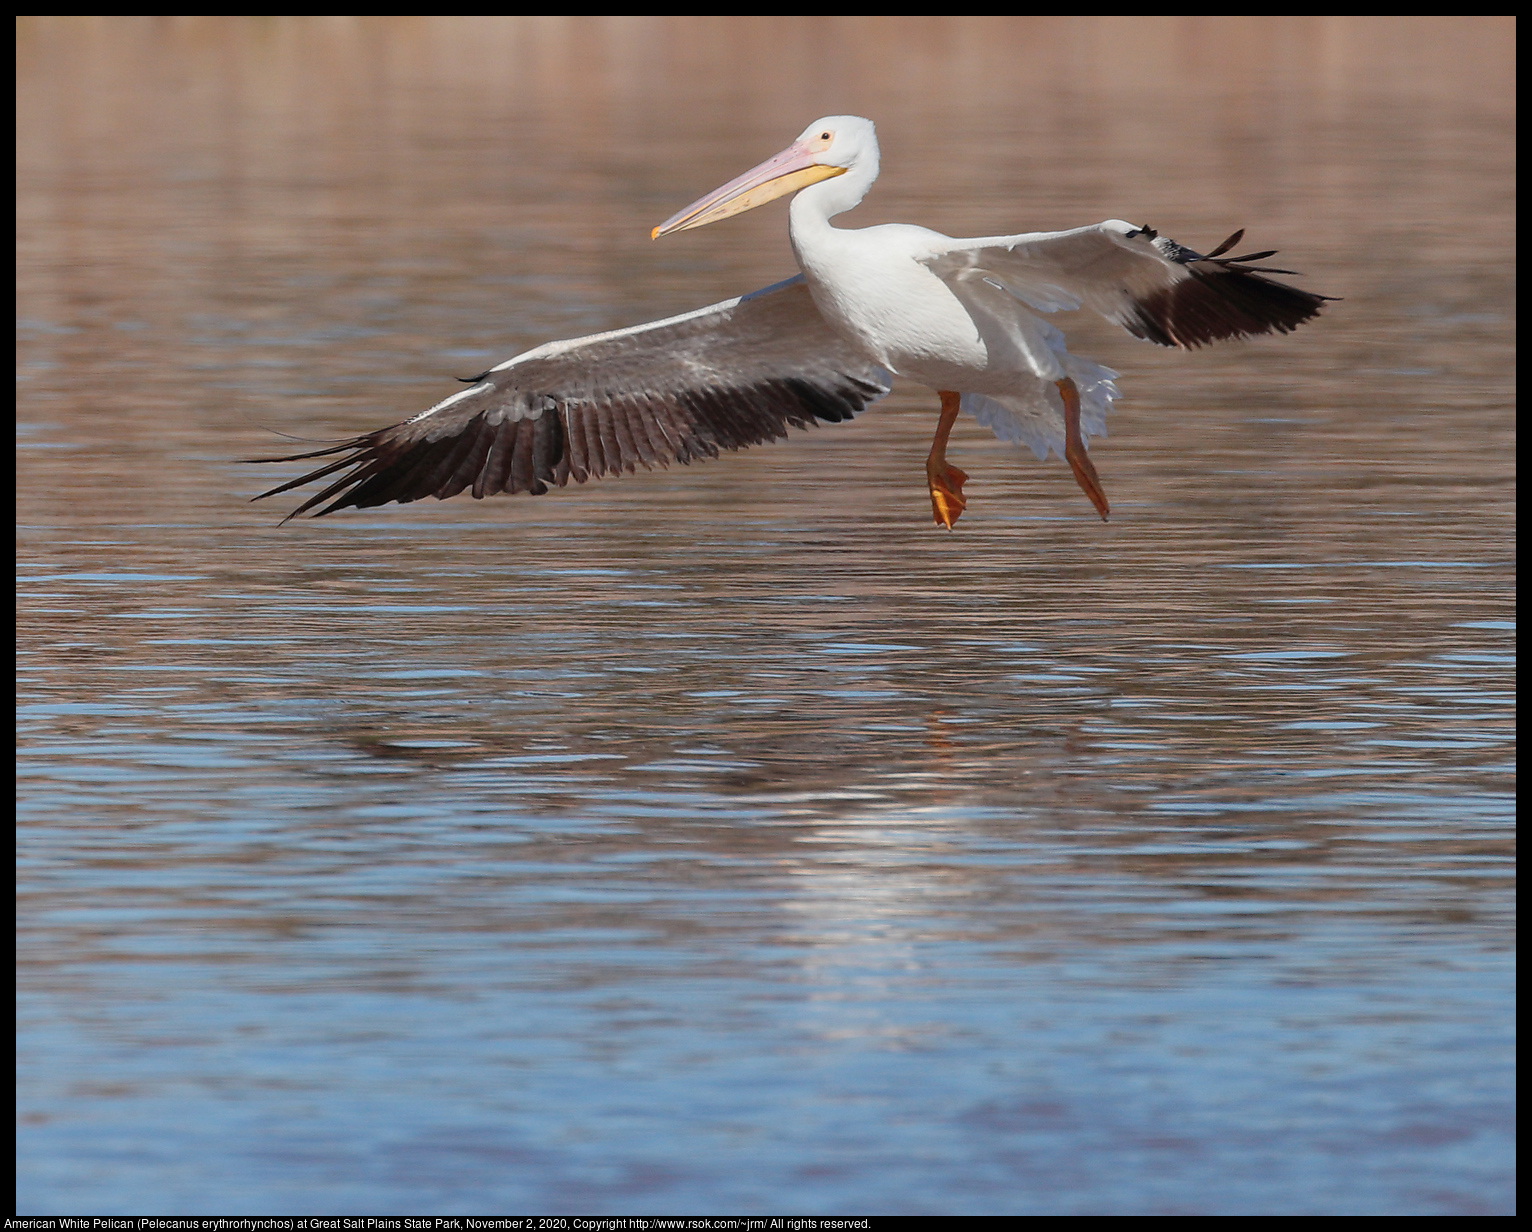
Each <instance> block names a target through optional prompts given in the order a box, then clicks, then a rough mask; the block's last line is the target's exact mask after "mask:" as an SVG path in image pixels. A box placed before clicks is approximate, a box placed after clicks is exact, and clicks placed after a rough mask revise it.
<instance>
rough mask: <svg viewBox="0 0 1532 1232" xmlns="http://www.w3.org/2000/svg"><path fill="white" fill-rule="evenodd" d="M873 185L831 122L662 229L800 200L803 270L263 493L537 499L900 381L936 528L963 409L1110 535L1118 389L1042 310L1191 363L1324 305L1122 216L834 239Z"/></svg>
mask: <svg viewBox="0 0 1532 1232" xmlns="http://www.w3.org/2000/svg"><path fill="white" fill-rule="evenodd" d="M877 177H878V141H877V136H876V134H875V132H874V130H873V125H872V121H871V120H864V119H862V118H861V117H859V116H826V117H825V118H824V119H822V120H815V121H814V123H812V124H810V125H809V126H808V127H807V128H806V129H804V130H803V133H802V135H801V136H800V137H799V138H798V140H796V141H795V142H793V144H792V145H790V146H788V147H787V149H785V150H783V151H782V152H781V153H780V154H776V155H774V156H773V157H771V158H768V159H767V160H766V161H765V162H763V163H761V164H760V165H759V166H757V167H754V168H752V169H751V170H749V171H747V172H745V174H744V175H742V176H739V177H738V178H737V179H733V180H730V181H729V182H728V183H727V184H725V185H724V186H723V187H722V188H719V189H717V190H716V191H714V192H711V193H709V194H708V195H707V196H705V197H703V198H701V199H700V200H698V201H695V202H693V203H692V204H691V205H689V206H687V207H686V208H685V209H684V210H681V211H680V212H679V213H677V214H675V215H674V216H673V217H671V218H669V219H667V220H666V221H665V222H663V223H661V224H660V225H659V226H658V227H656V228H654V230H653V232H652V233H651V234H652V237H653V238H655V239H658V238H659V237H660V236H662V235H668V234H669V233H671V232H673V231H684V230H686V229H687V228H690V227H700V226H703V225H704V224H706V223H710V222H717V221H718V220H719V219H721V218H727V217H729V216H730V215H731V214H738V213H741V212H743V211H744V210H749V209H754V208H755V207H756V206H758V205H764V204H765V203H766V202H768V201H771V200H773V199H774V198H776V197H780V196H783V195H784V194H786V193H796V194H797V195H796V196H795V197H794V198H793V200H792V204H791V206H790V208H789V210H788V220H789V226H788V231H789V234H790V235H791V237H792V245H793V253H794V255H795V256H796V257H797V259H798V266H799V269H800V270H801V271H802V272H801V273H799V274H798V275H796V276H795V277H793V278H789V279H788V280H787V281H785V282H779V283H777V284H776V285H775V286H771V287H767V288H766V289H765V290H762V291H756V292H755V293H754V294H752V295H745V296H741V297H740V298H738V299H729V300H725V301H723V303H721V304H713V305H712V306H711V307H708V308H699V309H698V310H697V311H696V312H689V313H686V314H685V315H684V316H678V317H669V318H667V319H666V320H663V321H653V322H650V323H649V324H647V325H635V326H631V327H630V328H628V329H618V330H613V331H611V332H610V333H605V334H592V335H591V336H590V337H588V338H574V339H571V340H569V341H565V342H550V343H547V344H545V345H543V346H540V347H536V348H535V349H533V350H530V351H527V352H525V353H524V354H521V355H518V356H516V358H514V359H509V360H506V362H505V363H503V364H498V365H496V366H495V367H494V368H491V369H489V370H488V371H487V372H484V373H481V374H480V375H479V376H478V377H475V378H472V381H471V384H470V386H469V388H468V389H464V390H460V391H459V392H458V393H455V394H453V395H452V396H451V397H450V398H445V399H443V400H442V401H441V402H438V403H437V404H436V405H435V406H433V407H431V408H430V409H429V410H426V411H422V412H421V413H420V414H418V415H416V416H415V417H414V418H412V419H407V420H405V421H404V422H403V423H400V424H395V425H394V426H392V427H388V428H381V429H379V430H378V431H376V432H369V433H366V434H365V435H362V436H358V437H355V438H353V439H350V440H347V441H342V442H340V443H338V444H335V445H333V446H331V447H330V448H328V449H321V450H316V451H314V452H312V453H303V454H295V455H290V456H289V457H287V458H262V459H258V460H259V461H264V462H276V461H289V460H294V459H303V458H330V459H332V460H330V461H327V462H326V463H324V464H323V465H322V466H320V467H319V468H318V469H316V470H313V471H311V472H310V473H308V474H306V475H303V476H302V477H301V478H298V479H294V480H292V481H291V482H289V483H284V484H282V485H281V486H280V487H276V488H273V489H271V491H269V492H265V493H262V496H273V495H275V494H276V493H278V492H285V491H287V490H288V489H289V488H294V487H298V486H300V485H302V484H306V483H311V482H313V481H315V480H319V479H325V478H328V477H329V476H331V475H333V474H335V473H336V472H337V471H340V472H344V473H343V474H341V475H340V477H339V478H338V479H336V480H334V481H333V482H332V483H331V484H330V485H329V486H328V487H326V488H324V489H323V490H322V491H320V492H319V493H318V494H316V495H314V496H312V497H310V498H309V499H308V500H307V501H305V502H304V503H303V504H302V505H300V506H299V507H298V508H297V509H295V510H293V512H292V514H289V515H288V516H289V517H294V516H296V515H298V514H300V513H303V512H305V511H307V510H309V509H312V508H313V507H314V506H315V505H319V504H322V503H323V502H325V501H329V502H330V503H329V504H328V505H327V506H326V507H325V508H323V509H321V510H320V511H319V514H325V513H329V512H331V511H332V510H335V509H343V508H345V507H347V506H356V507H359V508H361V507H366V506H371V505H382V504H386V503H388V502H389V501H399V502H401V503H403V502H407V501H414V500H420V499H421V498H422V497H426V496H434V497H436V498H437V499H438V500H445V499H446V498H447V497H449V496H456V495H457V494H458V493H459V492H462V491H463V490H464V489H471V490H472V492H473V495H474V497H475V499H478V498H480V497H484V496H493V495H495V494H496V493H498V492H531V493H533V494H534V495H539V496H540V495H542V494H543V493H545V492H546V491H547V490H548V488H549V487H550V486H557V487H563V486H564V485H565V484H566V483H568V482H569V480H570V479H574V480H575V481H576V482H577V483H583V482H584V481H585V480H587V479H592V478H597V477H599V476H601V475H614V474H617V473H619V472H621V471H623V470H627V471H632V470H633V469H634V466H635V465H636V464H638V463H642V464H643V465H644V466H645V467H646V468H649V467H652V465H653V464H654V463H656V462H658V463H659V464H660V465H662V466H663V465H665V464H666V463H667V462H668V461H669V460H670V459H674V460H675V461H677V462H690V461H692V460H693V459H694V458H700V457H717V456H718V451H719V449H720V448H723V449H739V448H742V447H743V446H746V445H754V444H757V443H759V442H761V441H770V440H776V439H777V438H779V437H782V436H785V435H786V429H787V426H788V425H789V424H791V425H793V426H795V427H808V426H809V425H810V424H811V423H812V422H813V421H814V420H816V419H823V420H828V421H830V422H835V421H838V420H843V419H850V418H851V417H852V416H853V415H856V414H857V413H859V412H860V411H862V410H863V409H865V408H866V407H867V406H868V405H870V404H871V403H873V402H875V401H877V400H878V399H879V398H881V397H882V396H883V395H884V394H886V393H887V392H888V389H889V385H890V380H891V376H902V377H908V378H909V379H911V380H914V381H918V382H920V383H921V384H923V385H928V386H930V387H931V388H932V389H934V390H936V391H937V392H938V393H939V395H940V397H941V408H942V409H941V418H940V420H939V422H938V426H937V430H936V439H935V440H934V441H933V442H932V445H931V452H930V455H929V456H928V457H927V459H926V477H927V485H928V487H929V489H930V493H931V509H932V515H933V517H934V519H935V521H936V522H937V523H938V524H939V525H944V526H946V527H947V528H948V529H949V530H950V529H951V528H952V524H953V523H954V522H955V521H957V519H958V518H959V517H960V516H961V514H962V512H963V508H964V505H965V502H964V499H963V482H964V480H966V479H967V478H968V476H967V475H965V474H964V473H963V472H962V471H960V470H958V469H957V467H955V466H951V465H949V464H948V462H947V460H946V456H945V455H946V447H947V436H948V434H949V433H950V432H951V430H952V425H953V422H954V421H955V420H956V419H957V415H958V412H959V411H960V410H962V411H967V412H968V413H969V414H971V415H973V416H974V417H975V418H976V419H978V420H979V422H980V423H983V424H986V425H988V426H989V427H990V428H992V429H993V430H994V432H995V434H996V435H997V436H999V437H1000V438H1001V439H1003V440H1009V441H1021V442H1024V443H1026V444H1027V445H1030V446H1031V448H1032V450H1033V452H1034V453H1036V455H1037V456H1038V458H1039V459H1043V458H1046V457H1047V456H1048V453H1049V451H1052V452H1054V453H1056V454H1059V455H1060V456H1062V457H1063V458H1065V459H1066V460H1067V461H1068V462H1069V464H1070V466H1071V467H1072V468H1073V470H1074V475H1075V479H1076V480H1077V481H1078V482H1079V485H1080V487H1081V488H1082V489H1084V491H1085V494H1086V495H1087V496H1088V497H1090V499H1091V502H1092V503H1093V504H1094V505H1095V507H1096V509H1097V510H1098V511H1099V512H1100V514H1101V516H1102V517H1103V518H1105V517H1106V516H1107V511H1108V506H1107V499H1106V494H1105V493H1104V492H1103V491H1102V489H1101V482H1100V480H1099V479H1098V478H1097V476H1096V469H1095V467H1094V466H1093V465H1092V464H1091V460H1090V455H1089V454H1088V453H1087V452H1086V445H1085V440H1086V438H1087V437H1088V436H1090V435H1092V434H1095V435H1104V434H1105V432H1106V413H1107V408H1108V407H1109V406H1110V405H1111V403H1112V400H1113V399H1114V398H1116V397H1117V396H1118V393H1117V387H1116V385H1114V384H1113V383H1112V382H1113V380H1114V378H1115V377H1116V376H1117V373H1115V372H1113V371H1112V370H1111V369H1109V368H1103V367H1102V366H1101V365H1100V364H1096V363H1092V362H1091V361H1090V360H1088V359H1082V358H1080V357H1079V356H1076V355H1071V354H1070V353H1069V352H1068V351H1067V350H1066V349H1065V347H1064V335H1063V334H1061V333H1060V332H1059V331H1058V330H1057V329H1056V328H1055V327H1054V326H1053V325H1051V324H1049V323H1048V322H1047V321H1046V320H1044V316H1045V315H1047V314H1049V313H1053V312H1057V311H1059V310H1060V309H1077V308H1081V307H1086V308H1092V309H1094V310H1095V311H1097V312H1099V313H1100V314H1101V315H1102V316H1104V317H1106V318H1107V319H1108V320H1110V321H1115V322H1117V324H1119V325H1121V326H1123V327H1124V328H1125V329H1127V330H1128V331H1129V332H1130V333H1132V334H1135V335H1137V336H1138V337H1140V338H1144V339H1147V340H1149V341H1150V342H1156V343H1159V344H1160V345H1161V346H1178V347H1197V346H1201V345H1203V344H1204V343H1208V342H1215V341H1217V340H1218V339H1221V338H1237V337H1242V336H1245V335H1248V334H1265V333H1272V332H1277V333H1286V332H1288V331H1289V330H1292V329H1293V328H1295V327H1296V326H1298V325H1301V324H1302V323H1303V322H1304V321H1307V320H1309V319H1310V318H1311V317H1313V316H1315V315H1317V314H1318V312H1319V309H1320V305H1321V304H1322V303H1323V302H1324V301H1325V298H1326V297H1325V296H1321V295H1313V294H1310V293H1309V292H1307V291H1301V290H1298V289H1297V288H1295V287H1291V286H1288V285H1286V284H1284V283H1279V282H1273V281H1271V280H1270V279H1268V278H1262V277H1261V276H1260V275H1261V274H1262V273H1275V274H1287V273H1291V272H1292V271H1290V270H1274V269H1270V268H1267V267H1263V266H1258V265H1251V264H1249V263H1250V262H1252V261H1259V260H1262V259H1264V258H1266V257H1269V256H1271V255H1272V253H1270V252H1257V253H1250V254H1248V255H1247V256H1243V257H1225V256H1224V255H1223V254H1224V253H1225V252H1227V251H1228V250H1229V249H1230V248H1231V247H1232V246H1233V245H1234V244H1236V243H1238V242H1239V240H1240V237H1241V236H1242V235H1243V234H1244V232H1243V231H1236V232H1235V233H1234V234H1233V235H1231V236H1230V237H1229V238H1228V239H1227V240H1225V241H1224V242H1223V243H1222V244H1220V245H1219V246H1218V247H1217V248H1215V249H1214V250H1213V251H1212V252H1210V253H1208V254H1207V255H1206V256H1204V255H1202V254H1200V253H1196V252H1193V251H1192V250H1191V249H1189V248H1183V247H1181V245H1179V244H1177V243H1174V242H1173V241H1171V240H1168V239H1165V238H1163V237H1161V236H1160V235H1158V234H1157V233H1156V232H1155V231H1154V230H1152V229H1151V228H1149V227H1135V226H1132V225H1130V224H1129V223H1125V222H1121V221H1118V220H1116V219H1111V220H1108V221H1107V222H1103V223H1097V224H1096V225H1095V226H1092V227H1077V228H1075V229H1074V230H1072V231H1049V232H1036V233H1033V234H1029V235H997V236H989V237H986V238H983V239H953V238H951V237H950V236H946V235H942V234H940V233H939V232H936V231H928V230H927V229H926V228H924V227H914V226H906V225H902V224H891V225H887V226H881V227H867V228H865V229H863V230H859V231H855V230H845V229H842V228H839V227H834V226H831V225H830V219H832V218H834V217H835V216H836V215H837V214H843V213H845V212H846V211H847V210H849V209H851V208H852V207H853V206H855V205H856V204H857V203H858V202H860V201H861V200H862V198H863V197H864V196H866V195H867V190H868V189H869V188H871V187H872V184H873V181H874V180H875V179H877ZM335 455H340V456H338V457H336V456H335ZM256 499H260V497H257V498H256ZM319 514H316V515H315V516H316V517H317V516H319Z"/></svg>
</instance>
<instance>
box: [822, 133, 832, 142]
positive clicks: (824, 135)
mask: <svg viewBox="0 0 1532 1232" xmlns="http://www.w3.org/2000/svg"><path fill="white" fill-rule="evenodd" d="M830 136H831V134H829V133H820V134H819V139H820V140H821V141H828V140H830Z"/></svg>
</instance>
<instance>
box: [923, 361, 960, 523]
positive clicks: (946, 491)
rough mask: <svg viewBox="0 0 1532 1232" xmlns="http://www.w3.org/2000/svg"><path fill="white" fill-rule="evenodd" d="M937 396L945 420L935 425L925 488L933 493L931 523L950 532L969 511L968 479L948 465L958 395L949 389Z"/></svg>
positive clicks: (956, 415) (927, 458) (927, 463)
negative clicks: (965, 512)
mask: <svg viewBox="0 0 1532 1232" xmlns="http://www.w3.org/2000/svg"><path fill="white" fill-rule="evenodd" d="M937 392H939V393H940V394H941V398H942V417H941V420H940V422H939V423H937V425H936V439H935V440H933V441H932V442H931V452H930V453H929V454H927V455H926V486H927V487H928V488H930V490H931V517H932V520H933V521H934V522H935V523H936V524H937V525H938V526H945V527H946V528H947V529H948V530H951V529H952V524H953V523H954V522H956V521H957V520H958V519H959V518H960V517H962V516H963V510H964V509H966V508H967V507H968V502H967V501H966V500H964V499H963V482H964V481H965V480H966V479H967V478H968V476H967V475H966V474H964V473H963V472H962V471H960V470H958V468H957V467H955V466H948V465H947V437H948V436H949V435H951V433H952V425H953V424H954V423H956V422H957V417H958V405H959V402H958V398H959V395H957V394H955V393H953V392H952V391H951V390H947V389H943V390H938V391H937Z"/></svg>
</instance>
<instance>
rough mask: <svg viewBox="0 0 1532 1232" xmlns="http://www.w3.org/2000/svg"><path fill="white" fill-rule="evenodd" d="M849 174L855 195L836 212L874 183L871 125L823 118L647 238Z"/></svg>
mask: <svg viewBox="0 0 1532 1232" xmlns="http://www.w3.org/2000/svg"><path fill="white" fill-rule="evenodd" d="M847 172H854V173H855V175H854V177H853V178H854V179H855V180H856V181H857V185H856V189H859V191H856V190H854V195H851V194H848V197H849V204H846V205H842V206H840V207H839V209H836V210H835V211H833V212H834V213H839V212H840V211H841V210H842V209H850V208H851V206H853V205H855V204H856V203H857V202H858V201H860V200H861V199H862V197H863V195H864V194H865V193H866V192H867V189H868V188H870V187H871V186H872V182H873V180H875V179H876V178H877V176H878V136H877V133H876V131H875V130H874V128H873V124H872V121H871V120H864V119H863V118H862V117H861V116H844V115H841V116H825V117H823V118H822V119H818V120H815V121H814V122H813V123H812V124H810V125H809V126H808V127H807V128H805V129H804V130H803V132H802V133H801V134H799V137H798V140H796V141H795V142H793V143H792V145H790V146H788V147H787V149H785V150H783V151H782V152H781V153H780V154H773V155H772V156H771V157H770V158H768V159H767V160H766V161H765V162H763V163H760V164H759V165H757V166H754V167H752V168H750V170H749V171H747V172H745V174H744V175H741V176H737V177H736V178H734V179H732V180H730V181H729V182H728V183H727V184H725V185H724V186H723V187H722V188H715V189H714V190H713V191H712V192H710V193H708V195H707V196H705V197H702V198H700V199H699V200H697V201H693V202H692V203H691V204H690V205H688V206H687V207H686V208H685V209H683V210H680V211H678V212H677V213H675V214H672V215H671V216H670V217H669V218H667V219H666V220H665V221H664V222H662V223H661V224H660V225H659V226H657V227H656V228H655V229H654V230H653V231H651V232H650V233H649V238H650V239H656V240H657V239H659V238H660V236H662V235H669V234H670V233H671V232H672V231H685V230H688V229H689V228H691V227H702V226H706V225H707V224H708V223H710V222H717V221H718V220H719V219H720V218H728V217H730V216H731V215H734V214H743V213H744V212H745V211H746V210H753V209H755V207H756V206H758V205H765V204H766V203H767V202H768V201H775V200H776V199H777V198H778V197H781V196H785V195H786V194H788V193H790V192H797V191H798V190H799V189H800V188H807V187H808V186H809V185H810V184H817V183H819V181H821V180H828V179H830V178H831V177H832V176H837V175H845V174H846V173H847ZM849 187H851V186H850V185H849V184H848V188H849Z"/></svg>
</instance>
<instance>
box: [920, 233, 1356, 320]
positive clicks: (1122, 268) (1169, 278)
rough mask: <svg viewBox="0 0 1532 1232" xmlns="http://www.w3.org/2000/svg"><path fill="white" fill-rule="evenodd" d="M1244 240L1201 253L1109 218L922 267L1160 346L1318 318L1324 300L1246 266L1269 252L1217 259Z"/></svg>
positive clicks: (963, 242) (995, 243)
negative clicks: (1074, 313)
mask: <svg viewBox="0 0 1532 1232" xmlns="http://www.w3.org/2000/svg"><path fill="white" fill-rule="evenodd" d="M1244 234H1245V233H1244V232H1243V231H1236V232H1235V233H1234V234H1233V235H1231V236H1230V237H1229V238H1228V239H1226V240H1225V241H1224V242H1223V243H1222V244H1220V245H1219V246H1218V247H1217V248H1215V249H1214V250H1213V251H1212V252H1210V253H1208V254H1207V255H1205V256H1204V255H1203V254H1202V253H1199V252H1193V251H1192V250H1191V249H1190V248H1183V247H1182V246H1181V245H1180V244H1177V243H1176V242H1175V241H1174V240H1169V239H1166V238H1164V237H1163V236H1161V235H1160V234H1159V233H1158V232H1156V231H1154V230H1153V229H1152V228H1150V227H1135V226H1132V225H1131V224H1130V223H1125V222H1123V221H1121V220H1120V219H1111V220H1109V221H1107V222H1103V223H1097V224H1096V225H1095V226H1093V227H1077V228H1075V229H1074V230H1073V231H1046V232H1038V233H1036V234H1032V235H996V236H988V237H985V238H982V239H954V240H951V241H950V243H949V245H948V246H947V247H946V248H945V249H944V250H943V251H940V252H936V253H933V254H932V255H931V256H928V257H925V258H924V261H925V263H926V265H928V266H929V267H930V268H931V269H932V270H933V271H934V272H935V273H936V274H937V275H938V276H939V277H941V278H942V279H944V280H948V281H957V282H959V283H961V282H963V281H967V280H971V279H983V280H984V281H987V282H989V283H991V284H993V285H994V286H997V287H1000V288H1002V289H1003V290H1005V291H1008V292H1009V293H1010V294H1012V295H1014V296H1015V297H1016V298H1017V299H1019V300H1021V302H1022V303H1024V304H1026V305H1028V306H1029V307H1031V308H1034V309H1036V310H1037V311H1039V312H1055V311H1057V310H1059V309H1066V310H1067V309H1075V308H1080V307H1086V308H1092V309H1094V310H1095V311H1097V312H1099V313H1100V314H1101V315H1102V316H1104V317H1106V318H1107V320H1109V321H1115V322H1116V323H1117V324H1118V325H1121V326H1122V327H1123V328H1124V329H1126V330H1127V331H1128V332H1129V333H1131V334H1134V335H1136V336H1137V337H1139V338H1147V339H1148V340H1149V341H1150V342H1157V343H1159V344H1160V345H1161V346H1177V347H1199V346H1203V345H1205V344H1206V343H1209V342H1217V341H1218V340H1219V339H1222V338H1241V337H1244V336H1246V335H1249V334H1269V333H1280V334H1285V333H1289V332H1291V331H1292V330H1293V329H1296V328H1297V327H1298V326H1299V325H1302V324H1303V323H1304V322H1305V321H1307V320H1309V319H1311V318H1313V317H1315V316H1317V315H1318V314H1319V309H1320V306H1321V305H1322V304H1323V303H1324V302H1325V301H1326V299H1328V298H1329V297H1328V296H1324V295H1314V294H1312V293H1310V292H1308V291H1303V290H1300V289H1299V288H1297V287H1293V286H1289V285H1287V284H1286V283H1282V282H1275V281H1273V280H1272V279H1270V278H1263V277H1261V275H1262V274H1291V273H1292V271H1291V270H1280V269H1272V268H1270V267H1268V266H1261V265H1251V264H1250V262H1252V261H1262V260H1265V259H1266V258H1267V257H1270V256H1273V255H1275V254H1274V252H1253V253H1249V254H1247V255H1245V256H1242V257H1226V256H1224V255H1223V254H1224V253H1226V252H1228V251H1229V249H1231V248H1232V247H1234V245H1235V244H1237V243H1239V241H1240V239H1241V238H1242V237H1243V236H1244Z"/></svg>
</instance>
